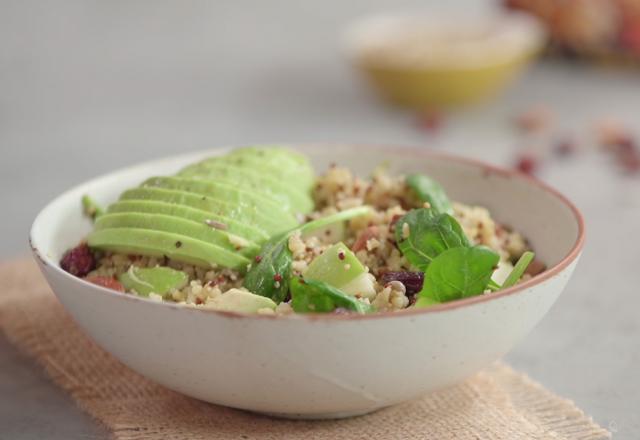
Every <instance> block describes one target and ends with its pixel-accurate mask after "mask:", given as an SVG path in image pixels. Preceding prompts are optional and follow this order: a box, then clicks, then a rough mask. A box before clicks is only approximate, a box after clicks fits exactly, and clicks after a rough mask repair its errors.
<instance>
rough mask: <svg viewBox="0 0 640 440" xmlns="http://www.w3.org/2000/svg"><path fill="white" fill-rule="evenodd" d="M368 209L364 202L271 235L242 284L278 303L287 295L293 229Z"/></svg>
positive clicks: (313, 227)
mask: <svg viewBox="0 0 640 440" xmlns="http://www.w3.org/2000/svg"><path fill="white" fill-rule="evenodd" d="M369 211H370V208H369V207H368V206H360V207H357V208H352V209H347V210H345V211H341V212H338V213H336V214H333V215H329V216H327V217H322V218H319V219H317V220H313V221H311V222H309V223H306V224H304V225H302V226H300V227H298V228H295V229H293V230H291V231H288V232H286V233H284V234H279V235H276V236H274V237H272V238H271V239H269V241H267V242H266V243H265V244H264V245H263V246H262V249H260V253H259V254H258V256H257V257H256V259H255V263H254V264H252V266H251V268H250V269H249V271H248V272H247V275H246V277H245V279H244V283H243V286H244V287H245V288H246V289H247V290H249V291H250V292H252V293H255V294H256V295H261V296H266V297H268V298H271V299H272V300H273V301H275V302H276V304H279V303H281V302H282V301H284V300H285V298H286V297H287V294H288V292H289V282H290V278H291V263H292V261H293V256H292V255H291V251H290V250H289V237H291V235H292V234H294V233H295V232H297V231H299V232H300V233H305V232H311V231H314V230H317V229H320V228H323V227H325V226H327V225H330V224H333V223H337V222H341V221H346V220H349V219H351V218H354V217H358V216H360V215H363V214H367V213H368V212H369Z"/></svg>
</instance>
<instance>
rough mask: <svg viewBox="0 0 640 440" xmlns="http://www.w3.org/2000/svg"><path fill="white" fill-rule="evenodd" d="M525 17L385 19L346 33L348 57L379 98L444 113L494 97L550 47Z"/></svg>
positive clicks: (367, 20) (535, 24)
mask: <svg viewBox="0 0 640 440" xmlns="http://www.w3.org/2000/svg"><path fill="white" fill-rule="evenodd" d="M545 38H546V37H545V33H544V29H543V27H542V26H541V25H540V24H539V23H538V21H537V20H536V19H533V18H531V17H529V16H527V15H525V14H516V13H497V14H494V15H492V16H489V17H465V16H462V17H461V16H448V17H443V16H438V17H436V16H432V15H426V14H422V15H420V14H418V15H416V14H414V15H410V14H406V15H396V16H394V15H381V16H373V17H370V18H365V19H363V20H361V21H360V22H357V23H355V24H354V25H353V26H351V28H350V29H349V31H348V33H347V46H348V51H349V55H350V57H351V58H352V60H353V61H354V63H355V65H356V66H357V67H358V68H359V69H360V70H361V71H362V72H363V73H364V75H365V76H366V77H367V79H368V80H369V81H370V82H371V83H372V84H373V86H374V87H375V88H376V89H377V90H378V92H379V93H380V94H381V95H382V96H383V97H384V98H386V99H388V100H389V101H391V102H394V103H397V104H401V105H403V106H408V107H411V108H416V109H421V110H422V109H441V108H450V107H456V106H461V105H465V104H469V103H474V102H478V101H481V100H484V99H486V98H489V97H491V96H493V95H495V94H496V93H497V92H498V91H499V90H501V89H502V88H504V87H505V86H506V85H507V84H508V83H509V82H510V81H511V80H513V79H514V78H515V77H517V75H518V74H519V73H520V72H521V71H522V69H523V68H524V67H525V66H526V65H527V64H528V63H530V62H531V60H532V59H533V58H534V57H535V55H536V54H537V53H538V52H539V51H540V50H541V48H542V46H543V45H544V41H545Z"/></svg>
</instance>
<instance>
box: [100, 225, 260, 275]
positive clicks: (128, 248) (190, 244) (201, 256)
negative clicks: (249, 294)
mask: <svg viewBox="0 0 640 440" xmlns="http://www.w3.org/2000/svg"><path fill="white" fill-rule="evenodd" d="M87 243H88V244H89V246H90V247H95V248H99V249H104V250H108V251H113V252H119V253H124V254H132V255H149V256H155V257H162V256H166V257H168V258H171V259H173V260H177V261H183V262H185V263H188V264H194V265H196V266H202V267H213V266H216V265H219V266H223V267H229V268H231V269H237V270H239V271H241V272H244V271H246V268H247V265H248V264H249V263H250V262H251V260H250V259H249V258H247V257H245V256H243V255H240V254H239V253H238V252H230V251H228V250H226V249H223V248H221V247H220V246H217V245H214V244H209V243H205V242H203V241H200V240H196V239H194V238H191V237H187V236H184V235H181V234H174V233H169V232H165V231H154V230H151V229H135V228H109V229H101V230H96V231H93V232H92V233H91V234H89V236H88V237H87Z"/></svg>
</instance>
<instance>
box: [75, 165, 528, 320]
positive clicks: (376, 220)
mask: <svg viewBox="0 0 640 440" xmlns="http://www.w3.org/2000/svg"><path fill="white" fill-rule="evenodd" d="M312 200H313V203H314V206H315V208H314V210H313V211H312V212H311V213H310V214H307V215H306V216H305V217H304V221H310V220H315V219H319V218H324V217H326V216H328V215H332V214H335V213H338V212H341V211H344V210H346V209H350V208H354V207H359V206H369V207H371V210H370V211H369V212H368V213H367V214H366V215H361V216H358V217H355V218H352V219H351V220H349V221H347V222H346V227H345V228H344V231H343V232H342V236H341V237H334V236H333V235H334V234H336V231H335V230H333V229H331V228H327V229H324V230H322V231H321V233H320V234H317V233H316V234H310V235H305V234H302V233H300V232H294V233H292V234H291V235H290V237H289V238H288V243H287V245H288V249H289V251H290V252H291V256H292V263H291V271H292V275H293V276H296V277H304V276H305V273H306V272H307V270H308V268H309V265H310V264H311V262H312V261H313V260H314V259H315V258H317V257H318V256H319V255H321V254H323V252H324V251H325V250H327V249H328V248H329V247H330V246H332V244H333V243H335V241H336V239H337V238H339V239H341V240H342V242H344V244H345V245H346V246H347V247H348V248H349V249H351V251H353V253H354V254H355V256H356V257H357V259H358V260H359V261H360V262H361V263H362V265H364V266H365V268H366V270H367V271H368V274H367V276H368V277H369V278H370V280H371V283H372V284H373V286H374V290H373V291H372V292H368V293H365V294H356V295H355V296H356V298H357V299H358V300H359V301H361V302H363V303H365V304H370V305H372V306H373V307H374V308H375V310H377V311H395V310H402V309H405V308H407V307H409V306H410V305H411V304H412V303H413V302H414V299H415V296H413V297H412V296H410V295H408V294H407V289H406V287H405V285H404V284H403V283H402V282H400V281H391V282H387V283H382V282H381V281H380V280H381V277H382V275H384V274H385V273H388V272H409V271H415V268H413V267H412V264H410V263H409V261H407V258H406V257H405V256H403V254H402V252H401V251H400V249H399V248H398V245H397V243H396V235H395V234H394V227H395V223H396V222H397V221H398V220H399V219H400V218H401V217H402V216H404V215H405V214H406V213H407V212H408V211H410V210H412V209H417V208H423V207H427V208H428V207H429V203H425V202H422V201H420V200H418V198H417V197H416V196H415V195H414V193H413V192H412V191H410V189H409V188H408V187H407V183H406V179H405V176H402V175H399V176H391V175H389V174H388V173H387V172H386V171H385V170H384V169H383V168H379V169H377V170H375V171H374V172H373V174H372V176H371V177H370V178H368V179H364V178H361V177H358V176H355V175H354V174H353V173H352V172H351V170H349V169H348V168H345V167H340V166H332V167H330V168H329V169H328V170H327V171H326V172H325V173H324V174H322V175H320V176H319V177H318V178H317V180H316V181H315V184H314V186H313V189H312ZM453 217H454V218H455V219H456V220H457V221H458V223H459V224H460V226H461V227H462V230H463V231H464V234H465V235H466V237H467V238H468V240H469V241H470V242H471V243H472V244H474V245H476V244H477V245H484V246H487V247H489V248H490V249H492V250H494V251H495V252H497V253H498V255H499V257H500V263H499V264H500V265H501V266H503V265H504V266H510V265H511V264H513V263H514V262H515V261H517V260H518V258H520V257H521V256H522V254H523V253H524V252H525V251H527V250H528V249H529V246H528V244H527V241H526V239H525V238H524V237H523V236H522V235H521V234H520V233H518V232H516V231H513V230H511V229H510V228H509V227H507V226H506V225H503V224H500V223H498V222H497V221H496V220H494V219H493V218H492V217H491V214H490V212H489V211H488V210H487V209H486V208H484V207H481V206H470V205H465V204H462V203H455V202H454V203H453ZM210 222H212V223H214V224H217V225H218V227H219V228H225V227H226V225H225V224H223V223H220V222H216V221H215V220H210ZM410 233H411V231H410V228H409V224H407V223H405V224H403V225H402V236H403V238H404V239H406V238H408V237H409V235H410ZM234 240H235V242H234V243H235V244H236V245H237V246H238V248H242V247H245V246H247V241H246V240H245V239H243V238H241V237H235V236H234ZM97 255H98V257H97V261H96V265H95V269H94V270H92V271H91V272H89V273H88V274H87V275H86V277H87V278H88V279H95V278H96V277H99V278H109V279H118V278H120V277H121V276H122V275H123V274H124V273H127V272H128V271H129V270H130V268H131V267H132V266H133V267H137V268H152V267H157V266H161V267H169V268H173V269H176V270H178V271H182V272H184V273H185V274H186V275H187V277H188V282H187V283H186V285H185V286H184V287H181V288H179V289H172V290H171V291H170V292H169V293H168V294H165V295H164V297H163V296H161V295H158V294H156V293H153V292H152V293H151V294H149V295H148V296H149V298H151V299H153V300H156V301H173V302H176V303H179V304H184V305H188V306H194V307H203V308H207V307H211V305H212V304H215V303H216V301H217V299H218V298H220V297H221V296H223V295H225V293H226V292H228V291H229V290H230V289H243V287H242V286H243V281H244V278H243V272H244V271H241V270H235V269H229V268H224V267H219V266H218V267H216V266H215V265H213V266H212V267H208V268H206V267H202V266H199V265H193V264H186V263H183V262H180V261H176V260H172V259H171V258H168V257H160V258H158V257H149V256H141V255H127V254H122V253H117V252H109V251H106V252H98V253H97ZM258 260H259V256H257V257H255V261H254V262H252V263H250V264H249V266H251V265H253V264H257V263H258V262H259V261H258ZM526 276H527V275H525V277H526ZM275 282H276V283H280V282H281V281H280V280H276V281H275ZM127 293H130V294H135V293H136V292H135V291H130V292H127ZM292 312H293V309H292V307H291V303H290V298H286V299H285V300H284V301H282V302H280V303H279V304H278V305H277V307H275V309H273V308H262V309H259V310H258V313H266V314H273V313H276V314H288V313H292Z"/></svg>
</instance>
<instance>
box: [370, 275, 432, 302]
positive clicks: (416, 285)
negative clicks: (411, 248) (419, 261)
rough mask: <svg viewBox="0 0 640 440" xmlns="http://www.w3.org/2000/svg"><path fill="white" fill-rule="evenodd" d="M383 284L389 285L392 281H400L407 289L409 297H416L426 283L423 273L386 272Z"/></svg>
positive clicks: (383, 276)
mask: <svg viewBox="0 0 640 440" xmlns="http://www.w3.org/2000/svg"><path fill="white" fill-rule="evenodd" d="M380 281H381V282H382V284H389V283H390V282H391V281H400V282H401V283H402V284H404V287H405V289H407V292H406V293H407V296H411V295H415V294H416V293H418V292H420V291H421V290H422V284H423V283H424V273H423V272H385V273H384V274H383V275H382V278H381V279H380Z"/></svg>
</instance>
